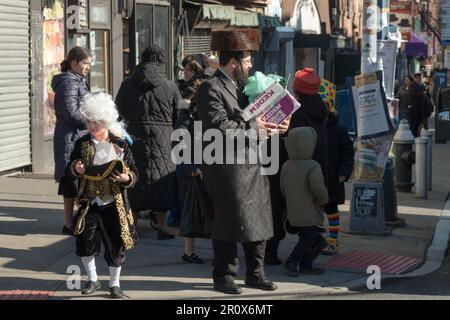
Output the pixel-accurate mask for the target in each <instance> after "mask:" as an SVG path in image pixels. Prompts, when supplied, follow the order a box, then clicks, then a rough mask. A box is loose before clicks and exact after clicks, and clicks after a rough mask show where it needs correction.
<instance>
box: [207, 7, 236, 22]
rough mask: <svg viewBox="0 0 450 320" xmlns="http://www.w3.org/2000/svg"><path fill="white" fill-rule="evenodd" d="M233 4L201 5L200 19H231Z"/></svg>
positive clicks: (232, 16)
mask: <svg viewBox="0 0 450 320" xmlns="http://www.w3.org/2000/svg"><path fill="white" fill-rule="evenodd" d="M233 18H234V7H233V6H219V5H213V4H204V5H202V15H201V19H205V20H233Z"/></svg>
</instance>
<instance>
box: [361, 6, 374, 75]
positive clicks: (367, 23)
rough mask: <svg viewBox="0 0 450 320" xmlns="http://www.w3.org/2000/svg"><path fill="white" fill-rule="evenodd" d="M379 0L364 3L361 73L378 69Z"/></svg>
mask: <svg viewBox="0 0 450 320" xmlns="http://www.w3.org/2000/svg"><path fill="white" fill-rule="evenodd" d="M377 23H378V5H377V0H364V2H363V38H362V45H361V46H362V47H361V51H362V52H361V73H362V74H364V73H369V72H374V71H376V69H377Z"/></svg>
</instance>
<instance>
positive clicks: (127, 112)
mask: <svg viewBox="0 0 450 320" xmlns="http://www.w3.org/2000/svg"><path fill="white" fill-rule="evenodd" d="M164 57H165V52H164V50H163V49H161V48H159V47H157V46H151V47H149V48H147V49H146V50H144V53H143V54H142V62H141V63H140V64H139V65H138V66H137V67H136V69H135V71H134V72H133V75H132V76H131V78H129V79H126V80H125V81H124V82H123V83H122V86H121V87H120V89H119V92H118V94H117V97H116V103H117V107H118V110H119V113H120V115H121V117H122V118H123V119H124V120H125V122H126V123H127V130H128V133H129V134H130V135H131V136H134V138H135V141H134V144H133V146H132V151H133V154H134V156H135V160H136V165H137V168H138V171H139V175H140V179H139V182H138V183H137V185H136V187H135V188H134V189H133V190H131V192H130V201H131V207H132V209H133V210H134V211H145V210H153V211H154V212H156V214H157V219H158V225H159V231H158V239H160V240H164V239H170V238H173V236H172V235H170V234H169V233H168V232H167V229H166V226H165V214H166V213H167V211H168V210H171V209H172V204H173V198H174V192H175V164H174V163H173V162H172V160H171V151H172V147H171V135H172V132H173V126H174V124H175V123H176V117H177V112H178V103H179V100H180V93H179V91H178V88H177V86H176V84H175V83H173V82H172V81H169V80H167V76H166V66H165V64H164V61H165V58H164Z"/></svg>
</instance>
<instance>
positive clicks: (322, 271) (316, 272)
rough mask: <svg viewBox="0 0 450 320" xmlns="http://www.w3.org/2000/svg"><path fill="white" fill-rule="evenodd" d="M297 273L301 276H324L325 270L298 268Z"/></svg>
mask: <svg viewBox="0 0 450 320" xmlns="http://www.w3.org/2000/svg"><path fill="white" fill-rule="evenodd" d="M299 273H301V274H316V275H317V274H324V273H325V270H324V269H321V268H315V267H310V268H302V267H300V270H299Z"/></svg>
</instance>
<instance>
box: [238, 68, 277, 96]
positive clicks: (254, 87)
mask: <svg viewBox="0 0 450 320" xmlns="http://www.w3.org/2000/svg"><path fill="white" fill-rule="evenodd" d="M274 82H278V83H279V84H280V85H281V86H284V84H283V83H284V79H283V78H282V77H280V76H278V75H276V74H268V75H267V76H266V75H265V74H264V73H262V72H259V71H256V72H255V75H254V76H251V77H250V78H248V82H247V84H246V85H245V89H244V94H245V95H246V96H247V97H248V99H249V101H250V103H252V102H253V101H255V99H256V98H257V97H258V96H259V95H261V93H263V92H264V91H265V90H266V89H267V88H268V87H270V86H271V85H272V84H273V83H274Z"/></svg>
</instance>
